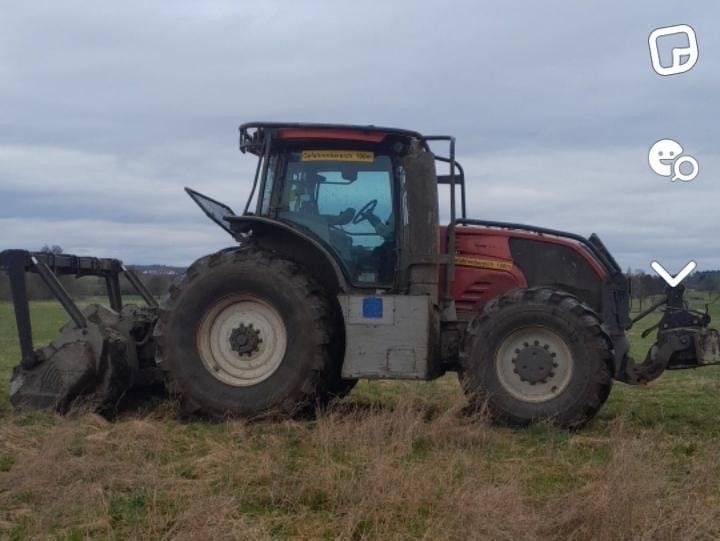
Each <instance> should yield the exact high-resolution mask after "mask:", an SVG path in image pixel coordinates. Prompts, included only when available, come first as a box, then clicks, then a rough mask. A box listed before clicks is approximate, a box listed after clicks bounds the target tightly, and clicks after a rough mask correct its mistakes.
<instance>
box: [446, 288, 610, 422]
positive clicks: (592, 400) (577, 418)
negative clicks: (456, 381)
mask: <svg viewBox="0 0 720 541" xmlns="http://www.w3.org/2000/svg"><path fill="white" fill-rule="evenodd" d="M460 357H461V359H460V360H461V371H460V379H461V383H462V386H463V389H464V391H465V393H466V394H467V396H468V398H469V400H470V403H471V406H472V407H473V408H475V409H481V408H484V407H487V409H488V411H489V413H490V415H491V417H492V418H493V419H494V420H496V421H499V422H501V423H503V424H509V425H514V426H524V425H528V424H531V423H534V422H537V421H541V420H549V421H551V422H553V423H555V424H557V425H559V426H562V427H566V428H579V427H580V426H582V425H584V424H585V423H587V422H588V421H589V420H590V419H592V417H593V416H594V415H595V414H596V413H597V411H598V410H599V409H600V407H601V406H602V405H603V403H604V402H605V400H606V399H607V397H608V395H609V394H610V389H611V386H612V376H611V372H610V367H611V366H612V359H613V357H612V342H611V340H610V338H609V337H608V335H607V334H606V333H605V332H604V331H603V330H602V328H601V326H600V320H599V318H598V317H597V315H596V314H595V312H594V311H593V310H592V309H591V308H590V307H589V306H587V305H585V304H583V303H582V302H581V301H580V300H578V299H577V298H576V297H574V296H572V295H570V294H568V293H564V292H561V291H557V290H553V289H549V288H532V289H517V290H513V291H511V292H509V293H507V294H505V295H503V296H501V297H499V298H497V299H495V300H493V301H491V302H490V303H488V304H487V305H486V306H485V308H484V310H483V311H482V313H481V314H479V315H478V316H477V317H476V318H475V319H474V320H473V321H472V322H471V323H470V324H469V326H468V329H467V332H466V336H465V339H464V341H463V346H462V349H461V355H460Z"/></svg>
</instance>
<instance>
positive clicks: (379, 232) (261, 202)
mask: <svg viewBox="0 0 720 541" xmlns="http://www.w3.org/2000/svg"><path fill="white" fill-rule="evenodd" d="M448 140H449V138H448ZM240 149H241V150H242V151H244V152H250V153H253V154H256V155H257V156H258V158H259V163H258V170H257V175H256V179H255V187H254V188H253V190H252V193H251V197H250V200H249V201H248V205H247V206H246V216H245V219H244V220H243V219H238V218H233V219H231V220H230V222H231V223H233V224H234V227H235V229H236V230H237V229H238V228H240V229H242V228H243V227H245V226H247V224H248V222H249V221H252V220H251V219H250V220H248V215H250V214H252V216H253V217H259V218H264V219H267V220H272V221H276V222H280V223H282V224H285V225H287V226H288V227H289V228H291V229H293V230H294V231H295V232H296V233H297V234H299V235H301V236H304V237H307V239H310V240H312V242H313V243H317V244H318V245H320V246H321V247H322V248H323V249H324V251H326V252H327V254H328V255H330V257H332V259H333V260H334V263H335V264H336V265H337V267H339V269H340V271H341V273H342V278H341V281H342V282H343V283H344V287H343V289H346V290H363V289H382V290H385V291H404V290H408V289H409V288H411V287H412V281H413V273H414V270H413V267H415V266H417V265H418V264H420V265H429V267H431V268H428V269H427V272H428V274H432V275H434V276H435V277H437V274H438V257H437V255H438V211H437V182H438V179H437V176H436V172H435V157H434V155H433V154H432V153H431V152H430V149H429V147H428V144H427V140H426V138H424V137H423V136H422V135H420V134H419V133H416V132H411V131H407V130H398V129H394V128H379V127H373V126H367V127H361V126H337V125H313V124H302V125H292V124H268V123H264V124H246V125H243V126H241V128H240ZM409 183H411V184H412V185H413V189H412V192H413V193H415V194H417V195H416V196H415V197H413V196H411V197H408V190H407V189H406V186H407V185H408V184H409ZM253 207H254V210H252V212H251V209H252V208H253ZM416 216H417V217H420V216H422V217H423V219H419V220H418V219H411V217H413V218H415V217H416ZM411 222H412V223H413V227H412V229H411V227H410V223H411ZM256 229H257V228H256ZM418 252H419V253H418ZM418 259H424V260H425V261H424V263H423V262H420V261H417V260H418ZM416 281H417V280H416ZM433 281H434V282H435V284H436V282H437V280H436V278H435V279H434V280H433ZM434 296H437V294H436V293H435V295H434Z"/></svg>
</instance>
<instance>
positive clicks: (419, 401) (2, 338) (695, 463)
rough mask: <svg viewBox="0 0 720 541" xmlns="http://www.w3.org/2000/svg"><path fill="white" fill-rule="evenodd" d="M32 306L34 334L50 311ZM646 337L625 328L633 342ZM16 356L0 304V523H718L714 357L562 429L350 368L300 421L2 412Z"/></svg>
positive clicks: (347, 533) (18, 532) (451, 532)
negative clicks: (517, 420)
mask: <svg viewBox="0 0 720 541" xmlns="http://www.w3.org/2000/svg"><path fill="white" fill-rule="evenodd" d="M712 309H713V310H714V311H715V321H718V322H720V307H718V306H717V305H713V307H712ZM33 318H34V319H33V321H34V325H35V336H36V338H37V341H38V343H41V342H42V341H47V340H49V339H50V338H52V337H53V336H54V335H55V334H56V331H57V329H58V328H59V327H60V325H61V324H62V323H63V321H64V320H65V317H64V315H63V312H62V310H61V308H60V307H59V306H57V305H55V304H53V303H36V304H35V305H34V306H33ZM644 327H645V326H644V325H643V328H644ZM651 341H652V339H651V338H648V339H645V340H642V339H640V337H639V330H638V332H634V333H633V334H632V342H633V353H634V355H635V356H636V357H639V358H642V357H644V354H645V351H646V349H647V347H648V345H649V344H650V342H651ZM18 359H19V352H18V345H17V339H16V335H15V328H14V322H13V319H12V310H11V306H9V305H7V304H0V380H1V381H2V382H3V383H2V385H0V538H8V539H26V538H59V539H85V538H112V539H135V538H137V539H165V538H173V539H176V538H177V539H213V538H235V539H266V538H288V537H294V538H307V539H336V538H341V539H478V538H479V539H485V538H487V539H513V540H515V539H537V538H549V539H555V538H563V539H631V538H632V539H637V538H646V539H688V538H698V539H703V538H707V539H711V538H718V537H720V426H719V423H718V413H719V411H720V370H717V369H715V368H706V369H701V370H696V371H686V372H677V373H668V374H665V375H663V376H662V377H661V378H660V379H659V380H658V381H656V382H653V383H652V384H650V385H649V386H647V387H633V388H631V387H628V386H625V385H622V384H616V385H615V387H614V389H613V392H612V394H611V396H610V399H609V401H608V403H607V404H606V406H605V407H604V408H603V410H602V411H601V413H600V415H599V416H598V417H597V419H596V420H595V421H594V422H593V423H592V424H591V425H590V426H589V427H587V428H586V429H585V430H583V431H581V432H578V433H568V432H565V431H562V430H558V429H555V428H553V427H550V426H544V425H543V426H538V427H534V428H532V429H528V430H511V429H507V428H498V427H494V426H491V425H489V424H488V423H487V422H485V421H484V420H482V419H480V420H477V419H476V420H471V419H468V418H466V417H465V416H463V415H462V413H461V409H462V406H463V405H464V402H463V398H462V395H461V393H460V390H459V387H458V385H457V382H456V379H455V377H454V376H447V377H445V378H442V379H440V380H438V381H435V382H431V383H400V382H397V383H395V382H373V383H368V382H363V383H361V384H360V385H358V387H357V388H356V389H355V390H354V391H353V393H352V394H351V395H350V396H349V397H348V398H346V399H345V400H344V401H343V402H341V403H340V404H338V405H337V406H336V407H334V408H333V409H331V410H330V411H326V412H321V413H319V415H318V418H317V419H316V420H314V421H286V422H273V423H271V422H264V423H254V424H246V423H243V422H241V421H229V422H225V423H219V424H218V423H216V424H213V423H208V422H202V421H193V422H188V421H183V420H182V419H181V418H180V416H179V415H178V414H177V409H176V407H175V405H174V404H173V403H171V402H168V401H157V400H156V401H154V402H150V403H148V404H145V405H143V406H142V407H141V409H139V410H138V411H134V412H132V413H126V414H123V415H122V416H121V417H120V418H119V419H118V420H117V421H115V422H112V423H109V422H107V421H105V420H103V419H102V418H99V417H96V416H81V417H75V418H60V417H57V416H53V415H51V414H45V413H24V414H17V413H14V412H12V411H11V409H10V406H9V403H8V391H7V383H6V382H7V381H8V379H9V377H10V373H11V369H12V366H14V365H15V364H16V363H17V361H18Z"/></svg>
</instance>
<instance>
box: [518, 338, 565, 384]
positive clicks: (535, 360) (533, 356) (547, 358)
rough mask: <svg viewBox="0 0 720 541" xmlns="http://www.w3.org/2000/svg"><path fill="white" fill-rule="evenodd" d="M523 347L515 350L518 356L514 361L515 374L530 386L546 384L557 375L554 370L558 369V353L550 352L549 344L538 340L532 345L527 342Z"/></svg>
mask: <svg viewBox="0 0 720 541" xmlns="http://www.w3.org/2000/svg"><path fill="white" fill-rule="evenodd" d="M523 346H524V347H523V348H517V349H515V353H516V356H515V357H513V359H512V362H513V364H514V365H515V373H516V374H517V375H518V376H520V379H521V380H523V381H526V382H528V383H529V384H530V385H535V384H536V383H546V382H547V380H548V378H552V377H553V376H554V375H555V374H554V372H553V368H555V367H557V363H556V362H555V357H556V356H557V355H556V353H554V352H552V351H551V350H550V345H549V344H541V343H540V342H539V341H538V340H536V341H535V343H534V344H532V345H531V344H529V343H527V342H525V343H524V344H523Z"/></svg>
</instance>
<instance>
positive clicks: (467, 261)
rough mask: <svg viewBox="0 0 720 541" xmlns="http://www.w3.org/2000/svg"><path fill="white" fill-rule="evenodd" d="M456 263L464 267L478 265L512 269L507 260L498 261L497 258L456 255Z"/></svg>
mask: <svg viewBox="0 0 720 541" xmlns="http://www.w3.org/2000/svg"><path fill="white" fill-rule="evenodd" d="M455 264H456V265H464V266H466V267H479V268H481V269H494V270H504V271H509V270H512V268H513V264H512V263H510V262H509V261H498V260H497V259H481V258H478V257H467V256H456V257H455Z"/></svg>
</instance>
